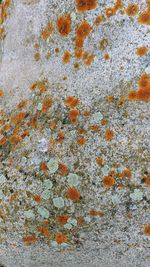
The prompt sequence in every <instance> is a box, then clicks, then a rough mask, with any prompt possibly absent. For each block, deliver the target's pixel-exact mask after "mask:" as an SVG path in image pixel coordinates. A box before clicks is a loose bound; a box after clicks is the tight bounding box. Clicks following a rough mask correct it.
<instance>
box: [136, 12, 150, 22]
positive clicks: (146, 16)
mask: <svg viewBox="0 0 150 267" xmlns="http://www.w3.org/2000/svg"><path fill="white" fill-rule="evenodd" d="M138 21H139V23H140V24H143V25H148V24H150V9H148V10H146V11H144V12H143V13H141V14H140V15H139V17H138Z"/></svg>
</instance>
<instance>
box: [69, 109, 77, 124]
mask: <svg viewBox="0 0 150 267" xmlns="http://www.w3.org/2000/svg"><path fill="white" fill-rule="evenodd" d="M68 115H69V118H70V120H71V122H72V123H76V122H77V119H78V117H79V115H80V111H79V110H77V109H72V110H70V111H69V112H68Z"/></svg>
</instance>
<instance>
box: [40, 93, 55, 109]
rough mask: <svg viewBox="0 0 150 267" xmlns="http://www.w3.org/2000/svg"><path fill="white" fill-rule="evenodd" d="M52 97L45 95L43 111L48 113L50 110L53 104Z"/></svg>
mask: <svg viewBox="0 0 150 267" xmlns="http://www.w3.org/2000/svg"><path fill="white" fill-rule="evenodd" d="M52 103H53V101H52V98H51V97H48V96H47V97H45V98H44V101H43V105H42V112H43V113H46V112H48V110H49V108H50V107H51V106H52Z"/></svg>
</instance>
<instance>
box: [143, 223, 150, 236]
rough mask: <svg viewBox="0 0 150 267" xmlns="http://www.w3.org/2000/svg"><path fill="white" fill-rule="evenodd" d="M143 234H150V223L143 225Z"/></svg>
mask: <svg viewBox="0 0 150 267" xmlns="http://www.w3.org/2000/svg"><path fill="white" fill-rule="evenodd" d="M144 234H145V235H150V224H147V225H144Z"/></svg>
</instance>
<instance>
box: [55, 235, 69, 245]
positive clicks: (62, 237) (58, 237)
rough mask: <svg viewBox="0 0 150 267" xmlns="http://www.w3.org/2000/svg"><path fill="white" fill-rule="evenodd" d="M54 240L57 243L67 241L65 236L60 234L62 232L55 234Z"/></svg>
mask: <svg viewBox="0 0 150 267" xmlns="http://www.w3.org/2000/svg"><path fill="white" fill-rule="evenodd" d="M55 241H56V242H57V243H58V244H62V243H65V242H66V241H67V236H66V235H64V234H62V233H58V234H56V237H55Z"/></svg>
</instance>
